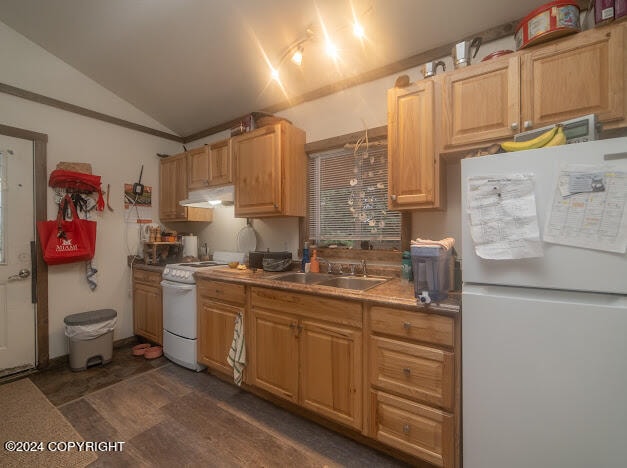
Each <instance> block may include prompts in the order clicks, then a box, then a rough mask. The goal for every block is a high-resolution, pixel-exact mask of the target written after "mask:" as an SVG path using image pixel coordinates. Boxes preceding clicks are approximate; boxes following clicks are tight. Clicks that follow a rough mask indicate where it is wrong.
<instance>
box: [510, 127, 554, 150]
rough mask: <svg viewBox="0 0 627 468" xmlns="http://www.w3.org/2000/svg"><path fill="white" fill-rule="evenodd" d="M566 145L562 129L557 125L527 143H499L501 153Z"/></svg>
mask: <svg viewBox="0 0 627 468" xmlns="http://www.w3.org/2000/svg"><path fill="white" fill-rule="evenodd" d="M564 143H566V135H565V134H564V127H563V126H562V125H560V124H557V125H556V126H555V127H553V128H551V129H550V130H547V131H546V132H544V133H542V134H541V135H538V136H537V137H535V138H533V139H532V140H527V141H506V142H504V143H501V148H502V149H503V151H508V152H509V151H522V150H528V149H535V148H546V147H548V146H559V145H563V144H564Z"/></svg>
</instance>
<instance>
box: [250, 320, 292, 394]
mask: <svg viewBox="0 0 627 468" xmlns="http://www.w3.org/2000/svg"><path fill="white" fill-rule="evenodd" d="M252 321H253V323H252V328H253V330H252V332H253V340H252V341H253V343H254V344H253V350H252V355H253V356H254V359H253V364H252V366H253V367H252V382H251V383H252V385H255V386H257V387H259V388H261V389H263V390H266V391H268V392H270V393H273V394H275V395H278V396H280V397H281V398H285V399H286V400H290V401H292V402H294V403H297V402H298V340H297V338H296V333H297V325H298V323H297V319H296V318H294V317H291V316H289V315H283V314H276V313H272V312H268V311H261V310H258V309H252Z"/></svg>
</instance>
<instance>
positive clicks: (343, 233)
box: [308, 142, 401, 250]
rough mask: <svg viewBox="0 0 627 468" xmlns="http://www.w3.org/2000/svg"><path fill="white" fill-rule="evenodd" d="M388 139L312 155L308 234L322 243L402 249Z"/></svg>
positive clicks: (399, 217)
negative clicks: (390, 200)
mask: <svg viewBox="0 0 627 468" xmlns="http://www.w3.org/2000/svg"><path fill="white" fill-rule="evenodd" d="M387 157H388V156H387V143H386V142H376V143H375V144H370V145H366V144H365V143H364V144H363V145H360V144H357V145H354V146H353V145H347V147H343V148H338V149H332V150H327V151H320V152H315V153H310V154H309V161H308V179H309V226H308V228H309V238H310V239H311V240H314V241H315V242H316V244H317V245H318V246H321V247H327V246H330V245H337V246H338V247H347V248H353V249H377V250H379V249H381V250H392V249H397V250H398V249H399V248H400V245H401V215H400V213H399V212H394V211H389V210H388V206H387V197H388V164H387Z"/></svg>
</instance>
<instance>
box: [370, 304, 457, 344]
mask: <svg viewBox="0 0 627 468" xmlns="http://www.w3.org/2000/svg"><path fill="white" fill-rule="evenodd" d="M370 323H371V328H372V331H373V332H376V333H377V332H378V333H385V334H388V335H393V336H398V337H401V338H407V339H410V340H417V341H424V342H426V343H433V344H436V345H441V346H449V347H451V348H452V347H453V344H454V341H455V333H454V326H455V323H454V320H453V319H452V318H451V317H444V316H443V315H436V314H425V313H422V312H410V311H407V310H398V309H391V308H389V307H380V306H373V307H371V308H370Z"/></svg>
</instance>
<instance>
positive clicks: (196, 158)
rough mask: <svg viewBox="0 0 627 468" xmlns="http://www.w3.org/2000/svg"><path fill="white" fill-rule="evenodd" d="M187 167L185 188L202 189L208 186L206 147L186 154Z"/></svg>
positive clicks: (207, 153) (207, 151) (207, 155)
mask: <svg viewBox="0 0 627 468" xmlns="http://www.w3.org/2000/svg"><path fill="white" fill-rule="evenodd" d="M187 164H188V165H189V170H188V171H187V172H188V178H187V187H188V189H189V190H198V189H204V188H207V187H208V186H209V148H208V146H207V145H205V146H201V147H200V148H194V149H192V150H189V151H188V152H187Z"/></svg>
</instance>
